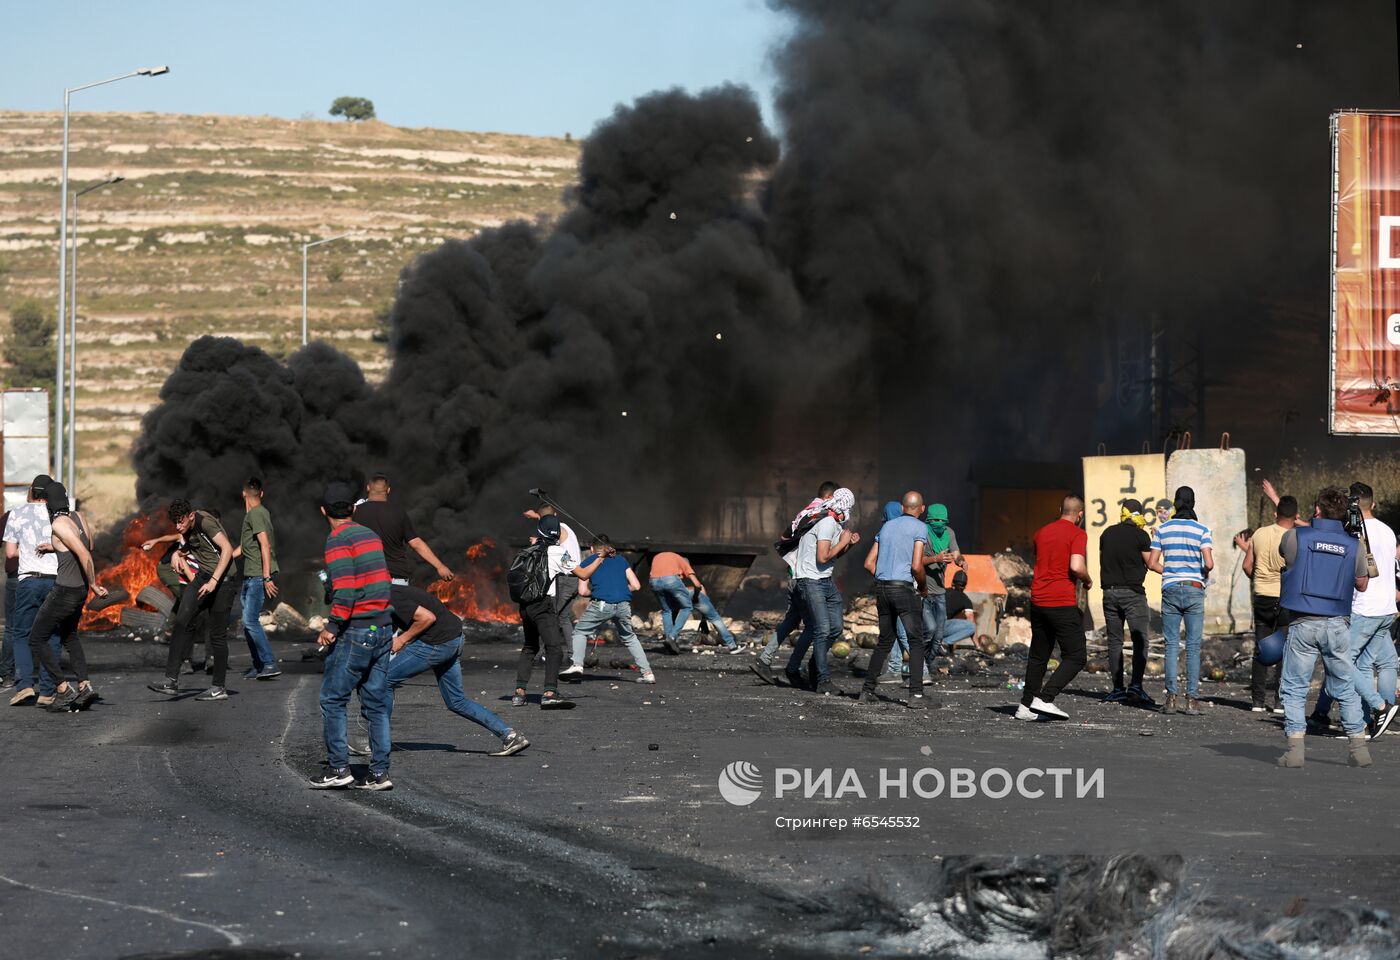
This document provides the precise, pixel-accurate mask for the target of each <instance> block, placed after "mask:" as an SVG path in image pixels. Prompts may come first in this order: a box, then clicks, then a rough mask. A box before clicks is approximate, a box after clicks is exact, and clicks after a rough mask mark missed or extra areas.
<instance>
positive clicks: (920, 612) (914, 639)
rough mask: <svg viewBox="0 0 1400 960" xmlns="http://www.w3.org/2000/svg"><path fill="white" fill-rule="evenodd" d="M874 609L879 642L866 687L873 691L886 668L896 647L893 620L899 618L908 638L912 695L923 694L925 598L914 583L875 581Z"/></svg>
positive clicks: (867, 670) (867, 669) (871, 659)
mask: <svg viewBox="0 0 1400 960" xmlns="http://www.w3.org/2000/svg"><path fill="white" fill-rule="evenodd" d="M875 610H876V612H877V613H878V614H879V615H880V642H879V643H877V644H876V645H875V652H874V653H872V654H871V655H870V666H869V667H868V668H866V672H865V689H866V690H869V691H873V690H874V689H875V684H876V683H878V682H879V680H880V674H881V673H882V672H883V671H884V669H885V661H886V660H888V659H889V657H890V650H892V649H893V648H894V641H895V636H896V634H895V629H894V621H895V618H896V617H898V618H899V621H900V622H901V623H903V624H904V633H905V636H907V637H908V638H909V694H910V696H913V695H914V694H916V693H922V692H923V687H924V645H925V642H926V638H925V637H924V601H923V598H922V597H920V596H919V594H918V593H917V592H916V591H915V590H914V586H913V584H908V583H891V582H890V581H888V580H881V581H879V582H878V583H876V584H875Z"/></svg>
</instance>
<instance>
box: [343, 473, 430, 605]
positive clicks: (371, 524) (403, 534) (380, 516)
mask: <svg viewBox="0 0 1400 960" xmlns="http://www.w3.org/2000/svg"><path fill="white" fill-rule="evenodd" d="M391 489H392V488H391V487H390V486H389V478H388V477H386V476H385V475H384V474H382V473H376V474H375V475H374V476H373V477H371V478H370V481H369V483H368V484H367V485H366V486H365V500H364V501H363V502H362V503H360V505H359V506H357V507H356V508H355V522H356V523H358V524H360V525H361V526H363V527H368V528H369V529H370V530H372V531H374V534H375V536H377V537H378V538H379V541H380V543H382V544H384V562H385V563H387V564H388V566H389V576H390V577H392V578H393V582H394V583H395V584H397V585H399V586H404V587H406V586H408V581H409V578H410V577H412V576H413V564H414V560H413V557H411V556H410V555H409V551H410V550H412V551H413V552H414V553H416V554H417V555H418V556H419V557H422V558H423V560H424V562H426V563H427V564H428V565H429V566H431V567H432V568H433V570H435V571H436V572H437V576H438V579H439V580H447V581H450V580H452V579H454V575H453V573H452V571H451V570H449V569H447V565H446V564H444V563H443V562H442V561H441V560H439V559H438V558H437V554H435V553H433V549H432V547H430V546H428V544H427V543H426V542H425V541H424V540H423V538H422V537H420V536H419V535H418V531H417V530H415V529H414V528H413V521H412V520H410V519H409V518H408V514H407V513H405V512H404V509H403V507H401V506H399V505H398V504H397V503H394V502H393V501H391V500H390V499H389V492H390V490H391Z"/></svg>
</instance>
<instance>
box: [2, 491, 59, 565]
mask: <svg viewBox="0 0 1400 960" xmlns="http://www.w3.org/2000/svg"><path fill="white" fill-rule="evenodd" d="M5 542H6V543H16V544H19V578H20V579H21V580H23V579H24V578H25V577H30V576H33V575H34V574H36V573H46V574H48V575H50V576H56V575H57V574H58V554H56V553H39V552H38V551H37V550H35V549H34V548H35V547H37V546H38V545H39V544H41V543H52V542H53V528H52V527H50V526H49V506H48V504H46V503H22V504H20V505H19V506H18V507H15V508H14V509H13V510H11V511H10V521H9V523H8V524H6V525H5Z"/></svg>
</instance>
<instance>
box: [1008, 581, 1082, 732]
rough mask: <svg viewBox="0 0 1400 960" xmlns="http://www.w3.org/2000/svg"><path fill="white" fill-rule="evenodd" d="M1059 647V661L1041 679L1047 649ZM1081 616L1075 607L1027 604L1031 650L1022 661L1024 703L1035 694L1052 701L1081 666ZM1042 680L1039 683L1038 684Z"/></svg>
mask: <svg viewBox="0 0 1400 960" xmlns="http://www.w3.org/2000/svg"><path fill="white" fill-rule="evenodd" d="M1056 646H1058V647H1059V648H1060V665H1059V666H1058V667H1056V668H1055V672H1054V673H1052V674H1050V679H1049V680H1046V679H1045V671H1046V670H1047V669H1048V668H1049V665H1050V653H1051V651H1053V650H1054V649H1055V647H1056ZM1086 653H1087V649H1086V646H1085V643H1084V617H1083V615H1082V614H1081V613H1080V612H1079V608H1078V607H1041V606H1037V605H1036V604H1034V603H1033V604H1031V652H1030V659H1029V660H1028V661H1027V663H1026V689H1025V691H1024V692H1023V693H1022V694H1021V702H1022V703H1023V704H1025V705H1026V706H1028V707H1029V706H1030V705H1031V701H1032V700H1034V699H1035V698H1036V697H1039V698H1040V699H1042V700H1046V701H1050V702H1053V701H1054V699H1055V698H1056V697H1057V696H1059V695H1060V691H1061V690H1063V689H1064V688H1065V686H1066V685H1067V684H1068V683H1069V682H1070V681H1071V680H1073V679H1074V678H1075V677H1076V676H1077V675H1078V674H1079V671H1080V670H1083V669H1084V661H1085V655H1086ZM1042 684H1043V685H1042Z"/></svg>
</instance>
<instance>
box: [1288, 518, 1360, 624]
mask: <svg viewBox="0 0 1400 960" xmlns="http://www.w3.org/2000/svg"><path fill="white" fill-rule="evenodd" d="M1293 534H1294V536H1296V537H1297V538H1298V559H1297V560H1296V561H1295V562H1294V563H1292V564H1290V565H1289V566H1287V567H1285V568H1284V570H1283V586H1282V589H1281V591H1280V593H1279V606H1281V607H1283V608H1284V609H1285V610H1291V611H1293V612H1294V613H1301V614H1305V615H1307V616H1313V617H1345V616H1349V615H1350V614H1351V597H1352V592H1353V591H1354V589H1355V587H1356V554H1357V551H1359V550H1360V549H1361V544H1360V543H1358V542H1357V539H1356V538H1355V537H1353V536H1351V535H1350V534H1348V533H1347V532H1346V530H1344V529H1343V528H1342V522H1341V521H1340V520H1322V519H1318V520H1314V521H1313V522H1312V526H1310V527H1294V528H1293Z"/></svg>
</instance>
